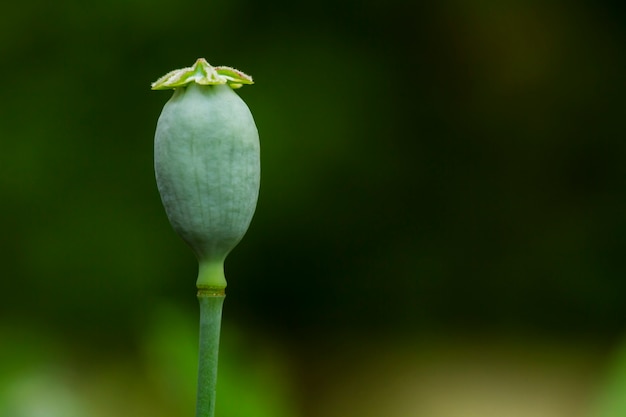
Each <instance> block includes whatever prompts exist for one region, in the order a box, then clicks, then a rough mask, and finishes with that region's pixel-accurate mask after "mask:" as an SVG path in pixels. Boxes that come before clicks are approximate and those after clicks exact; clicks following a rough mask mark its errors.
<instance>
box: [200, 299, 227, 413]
mask: <svg viewBox="0 0 626 417" xmlns="http://www.w3.org/2000/svg"><path fill="white" fill-rule="evenodd" d="M225 297H226V296H225V294H224V289H223V288H201V289H199V290H198V301H199V302H200V349H199V353H200V354H199V357H198V398H197V402H196V417H213V416H214V415H215V386H216V384H217V358H218V351H219V343H220V324H221V322H222V305H223V304H224V298H225Z"/></svg>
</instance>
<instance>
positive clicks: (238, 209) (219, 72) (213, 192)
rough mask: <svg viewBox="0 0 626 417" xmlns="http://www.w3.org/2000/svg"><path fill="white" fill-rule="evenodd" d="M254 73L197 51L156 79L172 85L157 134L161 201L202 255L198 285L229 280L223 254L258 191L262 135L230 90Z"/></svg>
mask: <svg viewBox="0 0 626 417" xmlns="http://www.w3.org/2000/svg"><path fill="white" fill-rule="evenodd" d="M242 84H252V79H251V78H250V77H249V76H247V75H245V74H243V73H241V72H239V71H237V70H234V69H232V68H229V67H215V68H214V67H212V66H210V65H209V64H208V63H207V62H206V61H205V60H204V59H199V60H197V61H196V63H195V64H194V65H193V66H192V67H190V68H183V69H181V70H176V71H172V72H170V73H169V74H167V75H165V76H163V77H161V78H160V79H159V80H157V81H156V82H155V83H154V84H153V85H152V88H153V89H155V90H160V89H168V88H174V89H175V91H174V95H173V96H172V97H171V99H170V100H169V101H168V102H167V103H166V104H165V106H164V107H163V111H162V112H161V115H160V117H159V121H158V123H157V128H156V134H155V140H154V169H155V174H156V180H157V186H158V189H159V193H160V194H161V201H162V202H163V206H164V207H165V211H166V213H167V217H168V219H169V221H170V223H171V224H172V227H173V228H174V230H175V231H176V232H177V233H178V234H179V235H180V236H181V237H182V239H183V240H184V241H185V242H186V243H187V244H188V245H189V246H190V247H191V249H192V250H193V252H194V253H195V255H196V257H197V258H198V263H199V271H198V281H197V285H198V288H213V289H214V288H224V287H226V280H225V278H224V267H223V265H224V260H225V258H226V256H227V255H228V253H229V252H230V251H231V250H232V249H233V248H234V247H235V246H236V245H237V243H238V242H239V241H240V240H241V238H242V237H243V236H244V234H245V233H246V231H247V229H248V226H249V225H250V221H251V220H252V216H253V214H254V210H255V208H256V202H257V198H258V194H259V184H260V156H259V135H258V132H257V128H256V125H255V123H254V119H253V118H252V114H251V113H250V110H249V109H248V106H246V104H245V103H244V101H243V100H242V99H241V98H240V97H239V96H238V95H237V94H236V93H235V92H234V91H233V90H232V89H233V88H238V87H240V86H241V85H242Z"/></svg>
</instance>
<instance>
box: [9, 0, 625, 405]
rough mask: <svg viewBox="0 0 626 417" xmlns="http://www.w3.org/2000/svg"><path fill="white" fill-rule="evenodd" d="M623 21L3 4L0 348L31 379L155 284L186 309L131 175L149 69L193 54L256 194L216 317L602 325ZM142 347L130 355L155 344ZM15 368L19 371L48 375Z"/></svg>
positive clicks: (617, 273) (410, 328)
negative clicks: (228, 78) (234, 91)
mask: <svg viewBox="0 0 626 417" xmlns="http://www.w3.org/2000/svg"><path fill="white" fill-rule="evenodd" d="M625 37H626V9H625V8H624V6H623V5H622V4H621V3H618V2H615V1H607V0H604V1H596V2H590V1H587V2H579V3H576V4H572V3H571V2H565V1H556V2H549V3H545V2H538V1H532V0H512V1H504V2H502V1H496V0H483V1H474V2H463V1H459V0H445V1H440V2H421V3H420V2H417V3H416V2H409V1H405V0H390V1H389V2H386V3H380V2H373V1H361V2H355V1H349V0H345V1H339V2H336V1H333V2H331V1H330V0H321V1H318V2H313V3H297V2H288V1H286V0H278V1H274V2H271V3H268V2H252V1H238V2H232V1H230V2H229V1H223V0H216V1H211V2H208V3H207V2H195V1H192V0H183V1H182V2H179V3H177V4H176V5H175V6H172V5H171V4H165V3H164V2H161V1H156V2H154V1H153V2H147V1H144V0H127V1H116V0H110V1H98V2H95V3H93V2H92V3H81V2H78V1H75V0H62V1H59V2H54V3H46V2H42V1H35V2H30V3H15V2H14V3H11V4H9V5H6V6H5V7H4V8H3V13H2V14H1V15H0V60H1V63H2V65H0V76H1V79H3V80H4V81H5V82H4V83H3V86H2V92H1V94H2V98H3V100H1V101H0V115H1V117H0V143H1V144H2V152H0V191H1V193H2V204H1V205H0V228H1V229H2V231H3V233H2V238H0V254H1V255H0V262H1V264H2V279H0V297H1V300H0V301H1V302H0V324H3V323H11V322H13V323H18V325H12V326H10V327H9V329H11V330H10V331H7V332H5V333H4V334H3V338H2V339H3V341H5V340H8V341H9V342H3V345H4V346H3V347H5V346H13V347H12V348H11V349H15V350H16V351H17V352H20V353H22V354H23V355H32V360H30V359H29V360H28V361H26V362H28V363H31V364H32V368H29V369H32V370H34V371H33V372H35V370H38V369H42V367H43V368H45V366H44V365H45V364H47V363H48V362H47V361H46V358H48V359H50V360H52V361H54V356H52V357H48V356H47V355H49V354H50V353H49V352H48V351H49V349H53V347H54V346H55V345H59V346H61V347H59V349H60V351H66V350H67V349H70V351H71V350H72V349H85V350H86V351H87V352H90V353H86V354H85V355H86V357H93V356H96V357H97V355H99V354H102V353H103V352H111V351H112V352H118V354H119V358H125V357H127V356H126V355H128V354H129V353H128V352H135V351H137V350H141V348H140V347H141V346H142V342H141V340H142V339H141V338H139V337H137V333H140V332H143V329H144V328H145V326H147V325H148V323H149V321H150V320H151V319H150V317H148V316H149V314H150V313H149V312H151V311H153V309H154V306H155V305H160V303H162V301H161V300H163V299H166V300H168V301H167V302H168V303H172V304H174V305H177V306H180V308H182V309H183V310H184V311H195V310H193V309H194V308H195V298H194V296H193V294H194V282H195V274H196V270H195V261H194V259H193V257H192V255H191V253H190V252H189V251H188V250H187V248H185V247H184V245H183V244H182V243H181V242H180V240H179V239H178V238H177V237H176V236H175V235H174V233H173V232H172V231H171V229H170V227H169V225H168V223H167V220H166V218H165V215H164V213H163V210H162V208H161V206H160V201H159V197H158V194H157V191H156V186H155V183H154V178H153V172H152V135H153V132H154V127H155V123H156V119H157V117H158V114H159V112H160V109H161V107H162V105H163V104H164V102H165V101H166V100H167V99H168V98H169V94H168V93H162V92H152V91H150V89H149V84H150V82H151V81H154V80H155V79H156V78H157V77H159V76H160V75H162V74H163V73H165V72H167V71H169V70H171V69H172V68H175V67H180V66H186V65H191V64H192V63H193V61H194V60H195V59H196V58H197V57H199V56H204V57H206V58H207V59H208V60H209V62H210V63H212V64H214V65H231V66H235V67H238V68H241V69H242V70H244V71H246V72H247V73H249V74H251V75H252V76H254V78H255V81H256V84H255V85H254V86H252V87H247V88H244V89H242V90H239V91H240V94H241V96H242V97H243V98H244V99H245V100H246V102H247V103H248V105H249V106H250V108H251V110H252V112H253V114H254V116H255V118H256V121H257V125H258V127H259V131H260V135H261V140H262V166H263V180H262V190H261V197H260V201H259V207H258V211H257V214H256V216H255V219H254V221H253V224H252V227H251V229H250V231H249V233H248V235H247V237H246V238H245V239H244V241H243V242H242V243H241V245H240V247H238V248H237V249H236V250H235V252H233V254H232V255H231V256H230V258H229V260H228V262H227V265H226V268H227V276H228V278H229V296H228V300H227V305H226V308H225V312H224V315H225V317H226V318H227V319H229V320H232V322H233V323H237V325H238V326H240V327H241V328H242V329H253V328H258V329H263V331H265V330H268V331H270V333H271V334H272V335H274V336H273V337H275V339H276V340H278V341H280V343H285V344H287V345H289V346H292V347H293V349H294V350H295V351H298V349H300V348H301V347H302V346H304V345H306V344H307V343H314V342H313V341H315V340H318V339H319V338H332V337H336V335H342V337H348V338H349V336H347V335H348V334H352V333H359V332H368V333H371V334H374V335H376V336H375V337H382V336H383V335H393V336H394V337H401V338H408V339H413V338H418V339H419V338H427V337H430V336H428V335H432V334H457V333H466V334H472V333H474V332H486V333H488V334H496V335H520V334H521V335H544V336H545V335H549V336H550V337H551V338H556V339H560V338H563V340H585V341H586V342H596V343H599V344H607V343H608V344H610V343H612V342H613V341H615V340H619V338H620V337H621V334H622V333H623V331H624V323H623V317H624V316H625V315H626V303H624V302H623V299H622V298H623V294H624V293H626V281H624V279H623V277H624V276H626V267H625V264H624V262H623V252H624V249H625V248H626V215H625V214H624V213H626V163H625V161H626V142H625V141H624V140H623V120H624V112H625V108H626V104H625V103H624V97H626V94H625V92H626V91H625V90H626V85H625V83H624V81H623V80H624V76H623V74H624V72H625V71H624V70H625V68H626V56H625V54H624V48H623V44H624V40H625ZM190 316H193V314H190ZM18 318H19V319H18ZM164 320H165V322H167V319H164ZM191 323H193V321H191ZM20 326H21V327H20ZM20 328H23V329H31V331H33V332H37V333H39V332H45V334H46V335H49V337H46V338H44V339H43V340H33V341H31V340H30V339H29V338H30V337H31V336H30V335H27V337H26V339H24V338H22V337H21V336H20V334H19V333H20V332H19V331H18V330H19V329H20ZM226 329H227V327H226ZM270 329H271V330H270ZM225 331H227V330H225ZM245 331H246V330H242V332H243V333H245ZM24 332H27V330H24ZM332 335H335V336H332ZM33 337H35V336H33ZM155 337H156V336H155ZM35 338H36V337H35ZM157 339H158V338H157ZM158 340H160V342H155V346H154V349H155V350H153V351H147V352H144V353H142V354H140V356H141V357H143V355H145V357H146V358H159V357H161V356H159V355H161V354H162V353H159V352H160V351H159V349H169V348H172V349H175V348H174V347H173V346H175V345H176V343H174V342H172V341H171V340H170V339H168V337H164V338H163V339H158ZM520 340H524V339H523V337H522V338H521V339H520ZM11 341H13V342H11ZM31 342H32V343H35V342H36V343H35V344H38V345H39V346H41V347H40V348H38V349H39V350H36V351H35V350H32V351H31V350H30V349H31V347H28V348H26V349H25V350H22V348H21V346H31V344H32V343H31ZM16 346H20V347H16ZM159 346H161V347H159ZM168 346H169V348H168ZM5 348H6V347H5ZM181 349H183V347H181ZM185 349H186V348H185ZM346 349H355V350H358V349H359V346H356V345H355V346H350V347H346ZM94 352H97V353H94ZM11 355H13V354H11ZM11 355H9V356H3V357H4V358H9V357H11ZM114 356H115V355H114ZM35 358H37V359H36V360H35ZM115 358H116V360H117V359H119V358H118V356H115ZM159 361H161V360H157V359H154V363H155V364H156V363H157V362H159ZM5 362H7V363H6V364H5ZM38 363H40V364H41V367H38V365H37V364H38ZM5 365H6V366H10V365H11V360H10V359H3V360H2V363H0V367H2V369H4V367H5ZM131 365H132V364H131ZM61 366H62V365H61ZM185 366H186V367H185V368H183V369H185V371H183V370H182V369H181V370H179V371H180V372H181V373H186V374H188V373H189V372H190V369H191V367H192V365H191V364H189V363H188V364H187V365H185ZM270 368H271V367H270ZM305 368H306V367H305ZM129 369H133V368H132V366H131V368H129ZM129 369H124V368H123V366H122V365H120V371H119V372H120V374H119V375H118V376H117V377H119V378H121V380H123V379H124V375H126V374H125V372H130V371H129ZM24 372H26V373H25V374H23V375H25V378H26V377H28V375H31V374H30V373H28V372H27V371H24ZM37 372H39V371H37ZM37 372H35V373H34V374H32V375H34V376H33V378H34V379H33V380H28V381H26V382H24V384H27V385H28V384H31V385H28V386H41V385H44V386H47V385H49V383H48V382H47V381H49V379H46V378H53V379H55V380H56V377H54V376H52V377H50V376H49V375H53V374H44V375H43V376H41V377H40V376H39V375H40V374H39V373H37ZM51 372H52V371H51ZM112 372H113V371H112ZM154 372H160V371H159V370H158V369H155V370H154ZM163 372H165V371H163ZM242 372H243V371H242ZM259 372H261V371H259ZM302 372H304V373H305V374H306V371H305V370H303V371H302ZM243 373H244V374H245V372H243ZM20 374H21V373H20ZM6 375H16V374H11V373H7V374H4V373H3V374H2V376H0V378H4V379H3V381H4V383H6V378H9V377H8V376H6ZM46 375H48V376H46ZM54 375H55V374H54ZM229 377H230V378H233V376H232V375H230V376H229V375H228V374H227V373H226V372H222V373H221V374H220V378H225V379H227V378H229ZM41 378H43V379H41ZM111 378H113V379H115V378H114V377H111ZM154 378H156V379H159V378H160V377H159V376H158V375H156V376H154ZM259 378H260V377H259ZM29 381H30V382H29ZM116 381H118V382H119V380H116ZM185 381H187V382H185V384H191V382H189V381H188V380H187V379H185ZM103 383H104V384H106V381H104V382H103ZM16 384H17V385H16V386H17V387H19V384H18V383H17V382H16ZM111 384H112V385H111V386H113V383H111ZM225 384H226V382H225ZM122 385H123V384H122ZM277 386H280V384H278V385H277ZM176 387H177V388H176V389H178V388H180V389H181V390H182V389H185V390H188V389H189V387H185V386H183V385H176ZM16 389H18V388H16ZM55 389H59V390H60V392H59V393H58V394H57V393H53V396H54V397H55V398H62V396H63V395H64V394H63V391H62V390H63V386H62V385H58V386H56V387H55ZM120 389H121V388H120ZM155 389H156V388H155ZM268 389H270V388H269V385H268ZM144 394H145V393H144ZM145 395H148V394H145ZM176 395H177V396H178V398H179V400H180V401H182V402H185V404H187V403H188V401H189V398H190V397H189V395H190V394H189V393H187V394H184V393H182V392H181V393H177V394H176ZM224 395H229V394H224ZM251 395H252V394H251ZM252 397H254V395H252ZM235 398H243V397H238V396H236V397H235ZM246 398H247V397H246ZM173 401H174V400H173ZM250 401H252V400H250ZM244 402H246V401H242V403H244ZM253 403H254V401H253ZM187 405H188V404H187ZM187 405H186V406H187ZM178 406H179V405H172V407H174V408H175V407H178ZM80 407H81V405H77V409H76V410H78V411H76V412H77V413H79V414H81V415H85V414H86V413H83V412H82V411H80V410H81V408H80ZM261 408H263V407H260V408H259V409H261ZM270 408H271V407H270ZM268 409H269V408H268ZM72 412H74V411H72V410H69V411H68V410H63V411H62V413H63V415H65V416H69V415H71V413H72ZM281 412H282V411H275V410H274V411H272V413H274V414H273V415H274V416H280V415H283V414H284V415H286V414H285V413H287V412H286V411H285V412H282V413H283V414H281ZM224 413H225V417H226V413H227V411H224ZM15 415H17V414H13V416H15ZM29 415H35V412H34V411H33V412H32V413H31V414H29ZM90 415H93V414H91V413H90ZM118 415H121V414H118ZM154 415H156V414H154ZM232 415H233V416H234V415H235V414H232ZM300 415H306V414H303V413H301V414H300ZM50 416H52V414H50Z"/></svg>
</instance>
